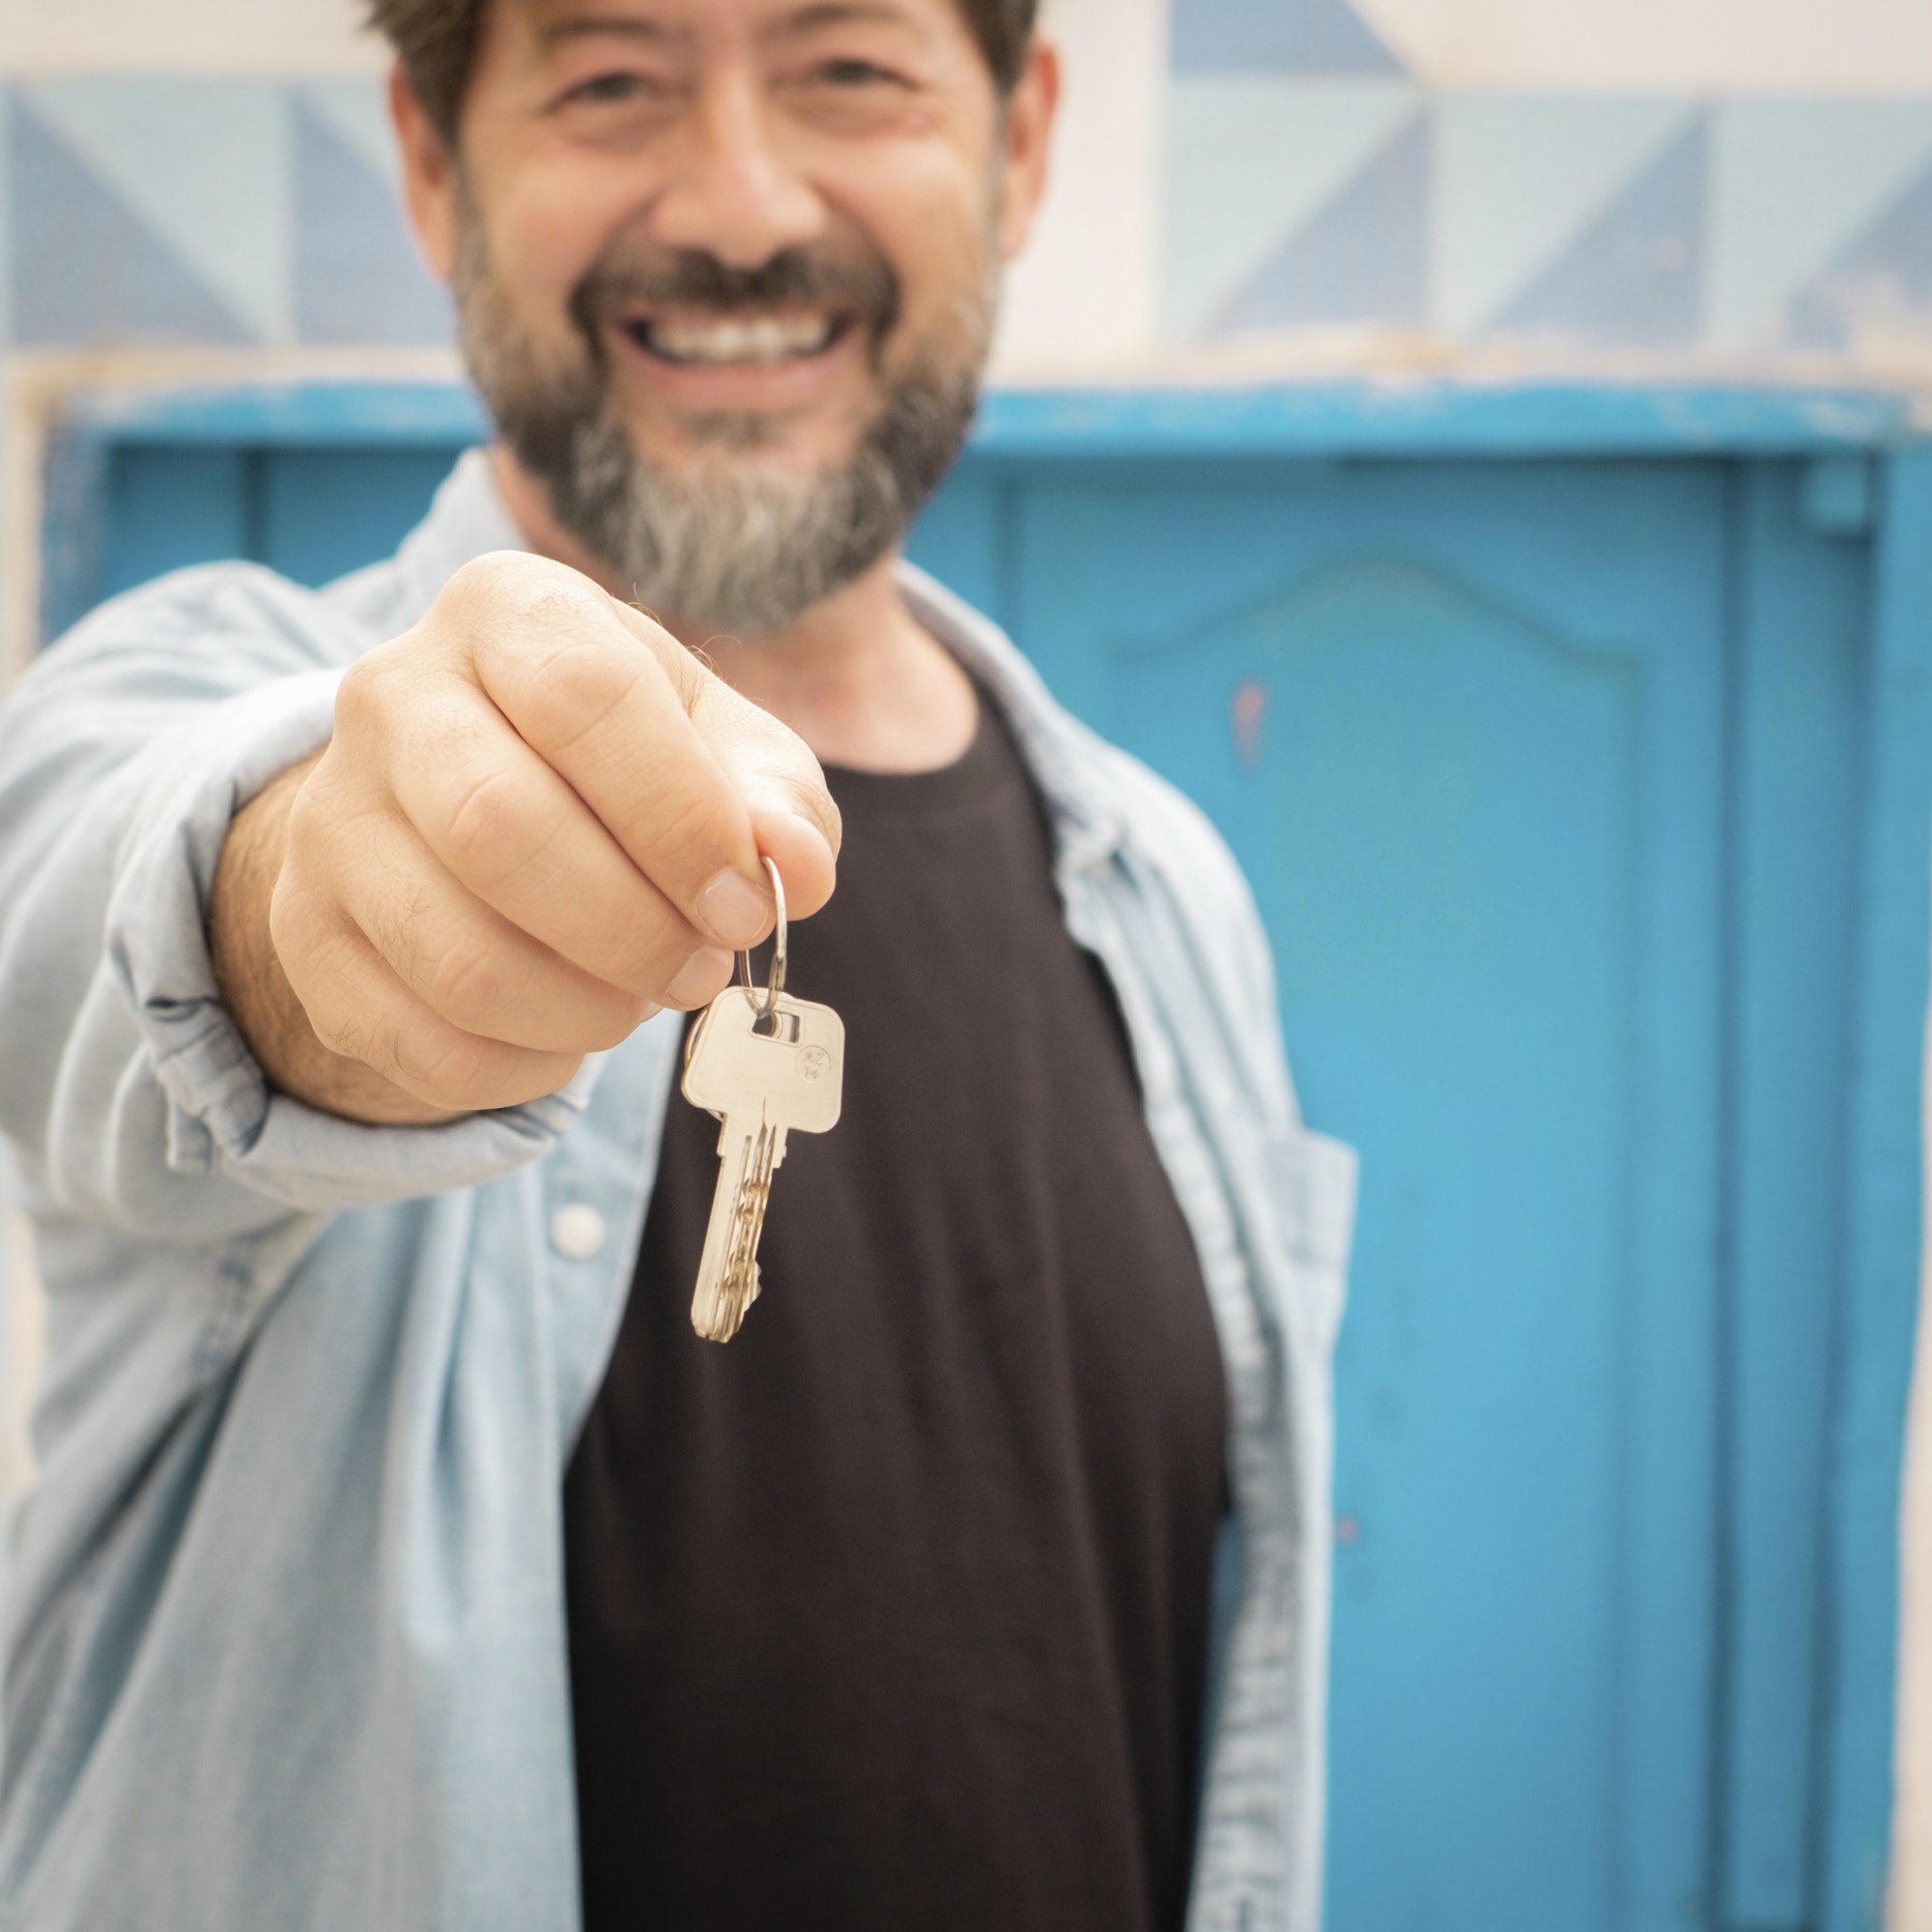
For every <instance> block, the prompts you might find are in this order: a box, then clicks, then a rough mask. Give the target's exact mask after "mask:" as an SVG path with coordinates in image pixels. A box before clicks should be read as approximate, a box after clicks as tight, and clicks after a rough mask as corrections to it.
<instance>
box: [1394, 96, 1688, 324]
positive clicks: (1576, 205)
mask: <svg viewBox="0 0 1932 1932" xmlns="http://www.w3.org/2000/svg"><path fill="white" fill-rule="evenodd" d="M1695 111H1696V110H1695V108H1694V107H1693V106H1692V104H1691V103H1690V102H1689V101H1685V100H1681V99H1667V98H1660V97H1657V96H1646V95H1607V96H1593V95H1574V94H1567V95H1566V94H1524V93H1513V92H1512V93H1503V92H1496V91H1466V92H1456V93H1450V94H1444V95H1441V96H1438V97H1437V99H1436V101H1435V166H1434V174H1433V178H1432V182H1431V187H1432V191H1433V200H1432V205H1431V212H1432V218H1433V242H1432V250H1431V265H1432V266H1431V278H1430V313H1431V319H1432V320H1433V321H1434V322H1435V326H1436V327H1437V328H1438V329H1440V330H1441V332H1442V333H1443V334H1444V335H1445V336H1447V337H1449V338H1450V339H1452V340H1466V339H1468V338H1470V337H1472V336H1479V335H1481V334H1482V332H1483V331H1484V330H1485V329H1487V328H1489V327H1491V326H1492V324H1493V323H1494V322H1495V321H1496V319H1497V318H1498V317H1499V316H1501V315H1504V314H1506V313H1507V312H1508V311H1509V310H1510V309H1511V307H1512V306H1513V305H1514V304H1515V303H1517V302H1518V301H1520V300H1521V299H1522V298H1524V297H1525V296H1526V295H1527V294H1528V292H1529V291H1530V289H1531V288H1533V287H1534V286H1535V285H1536V284H1537V283H1538V282H1540V281H1541V280H1542V279H1543V277H1544V276H1546V275H1547V274H1548V271H1549V270H1551V269H1552V268H1553V267H1554V266H1555V265H1556V263H1557V262H1558V261H1560V260H1562V259H1564V258H1565V257H1567V256H1569V255H1570V254H1571V253H1572V252H1573V250H1574V249H1575V247H1576V245H1577V241H1578V238H1579V237H1581V236H1583V235H1584V234H1586V233H1587V232H1588V231H1589V230H1590V229H1591V228H1592V226H1593V225H1594V224H1595V223H1597V222H1598V221H1599V220H1600V219H1602V217H1603V216H1604V215H1605V213H1608V211H1609V210H1610V209H1612V208H1614V207H1615V206H1616V205H1617V204H1618V203H1619V201H1620V200H1621V199H1622V198H1623V197H1624V195H1625V194H1626V192H1627V191H1628V190H1629V188H1630V187H1631V185H1632V184H1633V183H1634V182H1635V181H1636V180H1637V179H1638V178H1639V177H1640V176H1641V175H1642V174H1643V173H1644V172H1645V170H1646V169H1647V168H1648V167H1649V166H1650V165H1651V163H1653V162H1654V161H1656V160H1657V159H1658V158H1659V157H1660V156H1662V155H1663V154H1664V153H1665V151H1666V150H1667V149H1668V148H1669V147H1670V146H1671V144H1672V143H1673V142H1674V141H1676V140H1677V139H1678V138H1679V137H1680V136H1681V135H1682V134H1683V133H1684V132H1685V131H1686V129H1687V128H1689V127H1690V124H1691V122H1692V119H1693V118H1694V114H1695Z"/></svg>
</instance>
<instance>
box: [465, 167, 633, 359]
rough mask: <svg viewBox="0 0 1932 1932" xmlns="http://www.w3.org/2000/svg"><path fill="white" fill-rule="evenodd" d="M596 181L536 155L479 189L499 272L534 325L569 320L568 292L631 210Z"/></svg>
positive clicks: (595, 260)
mask: <svg viewBox="0 0 1932 1932" xmlns="http://www.w3.org/2000/svg"><path fill="white" fill-rule="evenodd" d="M597 185H598V184H596V183H595V182H594V180H592V181H589V182H586V180H585V175H584V170H582V169H581V168H579V169H568V168H564V167H559V166H554V165H545V163H544V162H543V160H542V159H541V158H540V157H539V158H536V159H532V160H529V161H526V163H525V164H524V165H522V166H520V167H518V168H517V169H516V170H515V171H514V172H509V173H505V175H504V176H503V177H502V178H500V179H499V180H497V182H495V183H492V184H490V185H488V186H487V187H485V188H480V189H479V195H478V199H479V201H480V202H481V204H482V206H483V207H484V209H485V210H486V213H485V215H484V226H485V229H486V232H487V233H488V236H489V241H490V251H491V260H492V263H493V266H494V267H495V270H496V272H497V281H498V282H499V283H500V284H501V285H502V286H503V287H504V288H506V289H508V290H510V291H511V292H512V295H513V298H514V299H515V301H516V303H517V305H518V307H519V308H521V309H522V310H524V311H525V313H526V317H527V319H528V320H529V321H530V322H531V323H532V324H533V325H536V326H537V327H542V328H546V329H548V328H550V327H556V326H561V325H567V324H568V322H569V306H570V298H571V296H572V294H573V293H574V292H575V291H576V289H577V286H578V284H579V283H580V282H581V281H582V279H583V277H584V275H585V274H586V273H587V272H588V271H589V270H591V269H592V268H593V267H594V266H595V265H596V263H597V261H598V259H599V257H600V256H601V255H602V254H603V253H604V251H605V250H606V249H607V248H608V247H609V245H610V242H611V237H612V235H613V234H614V233H615V232H616V231H617V230H618V229H619V228H620V227H621V226H622V224H623V221H624V219H625V218H626V216H627V215H628V214H629V213H630V207H629V201H628V198H626V199H618V198H616V197H614V196H612V195H611V194H609V193H606V194H604V195H602V196H600V195H599V194H598V193H597V192H596V188H597Z"/></svg>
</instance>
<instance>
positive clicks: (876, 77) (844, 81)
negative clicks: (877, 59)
mask: <svg viewBox="0 0 1932 1932" xmlns="http://www.w3.org/2000/svg"><path fill="white" fill-rule="evenodd" d="M818 78H819V79H820V80H822V81H827V82H829V83H830V84H831V85H832V86H834V87H877V86H880V85H881V84H885V85H890V84H891V83H892V82H894V81H895V80H896V79H897V78H898V76H897V75H896V74H894V73H890V72H888V71H887V70H886V69H884V68H882V67H879V66H877V65H876V64H875V63H874V62H872V61H868V60H854V59H846V60H829V61H827V62H826V63H825V65H824V66H823V67H821V68H820V69H819V70H818Z"/></svg>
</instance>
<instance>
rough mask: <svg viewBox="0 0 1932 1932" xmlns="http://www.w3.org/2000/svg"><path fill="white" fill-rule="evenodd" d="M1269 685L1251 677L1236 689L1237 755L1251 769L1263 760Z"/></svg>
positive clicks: (1255, 767)
mask: <svg viewBox="0 0 1932 1932" xmlns="http://www.w3.org/2000/svg"><path fill="white" fill-rule="evenodd" d="M1267 708H1268V694H1267V686H1266V685H1264V683H1262V681H1261V680H1260V679H1259V678H1253V677H1251V678H1249V679H1248V680H1247V682H1246V683H1245V684H1241V685H1238V686H1236V691H1235V755H1236V757H1237V758H1238V759H1239V760H1240V761H1241V763H1242V764H1243V765H1244V766H1246V767H1247V769H1248V770H1249V771H1254V770H1256V769H1257V768H1258V767H1259V766H1260V764H1261V761H1262V725H1263V724H1264V722H1265V720H1266V718H1267Z"/></svg>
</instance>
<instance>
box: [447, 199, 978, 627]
mask: <svg viewBox="0 0 1932 1932" xmlns="http://www.w3.org/2000/svg"><path fill="white" fill-rule="evenodd" d="M460 224H461V225H460V232H459V237H458V245H457V258H456V270H455V275H454V277H453V288H454V293H455V297H456V304H457V316H458V328H459V335H460V339H461V342H462V347H463V354H464V359H465V361H466V362H467V364H468V366H469V374H470V378H471V380H472V381H473V382H474V383H475V384H476V387H477V389H478V390H479V392H480V393H481V394H482V397H483V400H484V402H485V404H486V405H487V406H488V408H489V411H490V413H491V415H492V417H493V418H494V419H495V421H496V424H497V432H498V434H499V435H500V436H501V437H502V439H503V440H504V442H505V443H506V444H507V445H508V447H509V448H510V450H511V452H512V453H513V454H514V455H515V456H516V458H517V460H518V462H519V463H520V464H521V465H522V466H523V468H524V469H525V470H526V472H527V473H528V474H529V475H530V476H531V477H532V478H534V479H535V481H536V482H537V484H538V485H539V487H540V488H542V490H543V491H544V494H545V496H546V497H547V498H548V500H549V502H550V505H551V510H552V513H553V514H554V516H555V518H556V520H557V522H558V524H559V525H560V526H562V527H563V528H564V529H565V530H567V531H568V532H569V533H570V534H571V536H573V537H574V538H575V539H576V540H577V541H578V542H579V543H581V544H582V546H583V547H584V549H585V550H587V551H588V552H589V553H590V554H592V555H593V556H595V557H596V558H598V559H599V560H600V561H601V562H602V563H604V564H605V565H606V566H607V567H608V568H609V569H610V570H611V572H612V573H614V574H615V575H616V576H617V577H618V578H619V579H620V580H621V581H622V582H625V583H627V584H628V585H629V586H630V588H631V593H632V595H633V596H634V597H635V598H636V599H637V601H638V602H639V604H641V605H643V606H644V607H646V608H647V609H649V610H651V611H657V612H660V613H662V614H664V615H667V616H673V617H677V618H681V619H683V620H685V622H687V623H688V624H691V625H694V626H697V627H700V628H703V629H706V630H709V631H711V632H713V633H724V634H728V635H731V636H735V637H740V638H761V637H770V636H772V635H773V634H774V633H776V632H779V631H782V630H783V629H785V628H786V626H788V625H789V624H790V623H791V622H792V621H793V620H794V619H795V618H797V617H798V616H799V615H801V614H802V613H803V612H804V611H808V610H810V608H811V607H812V606H813V605H814V604H817V603H819V602H821V601H822V600H823V599H824V598H826V597H828V596H830V595H831V594H832V593H833V592H834V591H837V590H839V589H841V588H842V587H843V586H844V585H846V584H848V583H850V582H853V580H854V579H856V578H858V577H860V576H861V575H863V574H864V573H865V572H866V571H867V570H868V569H869V568H870V567H871V566H872V565H873V564H874V563H876V562H877V561H878V560H879V559H880V558H881V557H882V556H884V555H885V554H887V553H888V552H889V551H890V550H892V549H894V548H895V546H896V545H897V544H898V542H899V540H900V539H901V538H902V537H903V535H904V534H905V531H906V529H907V528H908V527H909V526H910V525H911V523H912V520H913V518H914V517H915V516H916V515H917V514H918V512H919V510H920V509H921V508H922V507H923V505H924V503H925V501H926V499H927V498H928V497H930V496H931V495H932V493H933V491H934V490H935V489H937V487H938V486H939V483H940V482H941V480H942V479H943V478H944V477H945V475H946V473H947V471H948V470H949V469H951V468H952V464H953V461H954V459H955V458H956V457H957V456H958V454H959V451H960V449H961V447H962V446H963V444H964V443H965V440H966V436H967V433H968V431H969V430H970V429H971V428H972V425H973V418H974V414H975V412H976V410H977V408H978V403H979V392H980V378H981V375H982V373H983V371H984V368H985V362H986V355H987V351H988V348H989V345H990V342H991V338H992V330H993V319H994V315H995V312H996V308H997V294H996V288H997V284H996V278H995V275H994V273H993V271H992V270H991V267H990V264H991V263H993V262H994V261H996V260H997V254H996V252H995V251H994V250H993V249H992V247H991V246H990V243H989V245H988V247H987V249H986V251H985V253H984V255H983V257H982V259H981V262H980V265H979V272H978V275H977V278H976V281H975V284H974V286H973V287H972V288H970V289H969V290H966V291H965V292H963V293H962V294H960V295H959V296H958V297H956V298H954V300H953V301H952V303H951V304H949V305H948V306H947V307H946V308H945V309H944V310H943V312H942V314H941V316H940V318H939V320H938V321H937V322H936V323H935V324H933V325H931V326H929V327H927V329H926V330H925V332H924V335H923V338H922V339H920V340H918V341H915V342H911V343H908V344H906V345H904V348H903V353H902V355H900V357H899V360H900V363H901V365H902V366H901V367H900V369H899V370H898V371H897V372H896V373H895V374H891V375H889V374H888V372H887V368H886V362H887V356H886V353H885V352H886V348H887V345H888V343H889V341H890V338H891V336H892V334H893V331H894V330H895V328H896V327H898V326H899V318H900V301H899V292H898V284H897V280H896V278H895V275H894V273H893V271H892V270H891V268H890V267H889V266H888V265H887V264H886V263H885V262H884V261H883V260H882V259H881V258H880V257H878V256H877V255H876V254H869V253H867V254H859V253H855V252H853V251H851V250H849V249H845V250H838V249H834V248H833V247H831V246H829V245H828V246H824V247H810V248H796V249H786V250H784V251H783V252H781V253H780V254H778V255H775V256H774V257H773V258H772V259H771V260H770V261H769V262H767V263H765V264H764V265H763V266H761V267H759V268H757V269H751V270H739V269H732V268H728V267H726V266H725V264H724V263H722V262H719V261H718V260H717V259H716V258H714V257H712V256H710V255H706V254H703V253H699V252H694V251H689V250H678V251H674V252H662V253H658V254H655V255H653V256H652V258H651V259H649V260H647V261H637V260H632V261H629V262H626V261H625V260H623V259H622V258H621V257H616V258H614V259H613V258H609V257H607V259H606V260H605V261H602V262H600V263H599V264H597V265H596V266H595V267H593V268H592V269H591V270H590V271H589V272H588V273H587V274H586V275H585V276H584V277H583V279H582V281H581V282H580V283H579V284H578V286H577V288H576V290H575V291H574V293H573V295H572V298H571V302H570V317H571V322H572V325H573V328H572V341H571V346H570V350H569V352H567V353H564V354H561V355H559V354H555V353H551V354H548V355H547V354H546V353H545V352H544V350H543V349H542V348H541V346H540V345H539V344H538V343H537V341H536V340H535V339H534V337H533V336H532V335H531V333H530V332H529V331H528V330H527V329H526V327H524V325H523V324H522V322H521V321H520V320H519V318H518V315H517V312H516V308H515V305H514V303H513V302H512V301H511V299H510V296H509V291H508V289H507V288H506V286H505V285H504V283H503V282H502V280H501V279H500V278H499V277H498V276H497V273H496V271H495V269H494V267H493V265H492V262H491V260H490V253H489V246H488V241H487V239H486V237H485V235H484V231H483V223H482V219H481V216H480V214H479V213H478V212H477V210H476V208H475V206H474V204H473V203H472V202H471V201H470V199H469V196H468V195H467V194H466V195H464V196H463V200H462V206H461V211H460ZM641 306H652V307H673V308H676V309H679V310H681V311H690V310H694V309H696V310H703V309H711V310H715V311H716V312H717V313H719V314H720V315H721V316H722V315H734V316H746V315H757V314H761V313H778V312H781V311H782V310H784V309H786V308H788V307H789V308H792V309H794V310H795V309H797V308H799V307H801V306H819V307H830V308H832V309H833V310H835V311H836V312H838V314H840V315H842V316H845V317H848V318H850V319H849V320H848V321H847V322H846V323H845V324H844V326H845V327H853V328H862V329H865V330H866V331H867V336H868V339H869V346H870V353H871V359H872V367H873V370H874V374H875V376H876V377H877V379H878V382H879V384H880V388H881V392H882V393H881V401H880V404H879V407H878V409H877V410H876V412H874V414H873V416H872V418H871V420H870V421H869V422H867V424H866V425H865V426H864V427H863V428H862V429H861V431H860V433H859V436H858V439H857V440H856V442H855V444H854V447H853V450H852V453H851V455H850V456H849V458H847V459H846V460H845V461H844V462H843V463H842V464H838V465H835V466H833V467H832V468H830V469H827V470H825V471H823V472H822V473H816V474H814V473H809V472H805V473H802V472H801V471H800V470H799V469H797V468H796V467H795V466H788V465H787V464H786V463H785V462H784V460H783V456H782V451H781V448H780V445H781V442H782V440H783V434H784V425H783V423H782V421H781V420H777V419H774V418H772V417H770V416H766V415H758V414H751V413H746V414H728V413H713V414H707V415H703V416H697V417H690V418H687V419H686V424H685V427H686V428H687V430H688V432H689V434H690V436H691V437H692V439H693V440H695V441H696V444H697V445H698V447H697V449H696V453H695V454H694V455H692V456H690V457H687V458H685V459H683V460H680V461H678V462H677V463H675V464H674V465H671V464H666V463H662V462H657V461H653V460H652V459H651V458H650V457H648V456H646V455H644V454H643V453H642V452H641V451H640V450H639V448H638V447H637V445H636V444H635V443H634V442H633V441H632V440H631V437H630V434H629V432H628V431H627V430H626V428H625V426H624V421H623V417H622V414H621V412H620V410H619V407H618V403H617V398H616V395H615V393H614V387H613V384H612V381H611V365H610V356H609V354H608V351H607V348H606V338H605V333H604V331H605V329H606V328H608V327H611V325H612V323H613V321H615V320H617V319H619V318H621V317H623V316H624V315H626V314H636V313H637V311H638V310H639V307H641Z"/></svg>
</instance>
